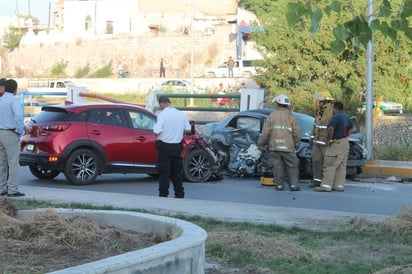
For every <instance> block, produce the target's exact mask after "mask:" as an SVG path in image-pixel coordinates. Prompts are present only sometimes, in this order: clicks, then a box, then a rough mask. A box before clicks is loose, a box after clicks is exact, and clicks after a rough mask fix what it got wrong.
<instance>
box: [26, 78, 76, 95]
mask: <svg viewBox="0 0 412 274" xmlns="http://www.w3.org/2000/svg"><path fill="white" fill-rule="evenodd" d="M75 86H76V85H75V84H74V83H73V82H72V81H71V80H43V79H30V80H29V82H28V85H27V91H28V92H67V88H69V87H75Z"/></svg>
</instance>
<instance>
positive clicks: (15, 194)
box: [7, 191, 26, 197]
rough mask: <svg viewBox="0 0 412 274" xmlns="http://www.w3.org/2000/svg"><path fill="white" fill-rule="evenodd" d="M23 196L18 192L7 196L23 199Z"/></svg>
mask: <svg viewBox="0 0 412 274" xmlns="http://www.w3.org/2000/svg"><path fill="white" fill-rule="evenodd" d="M24 195H26V194H24V193H21V192H18V191H17V192H15V193H12V194H7V196H8V197H23V196H24Z"/></svg>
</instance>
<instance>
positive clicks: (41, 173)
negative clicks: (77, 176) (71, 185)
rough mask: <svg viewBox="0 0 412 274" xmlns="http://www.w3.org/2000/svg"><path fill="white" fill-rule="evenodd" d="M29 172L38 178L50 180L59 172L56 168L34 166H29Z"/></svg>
mask: <svg viewBox="0 0 412 274" xmlns="http://www.w3.org/2000/svg"><path fill="white" fill-rule="evenodd" d="M29 169H30V172H31V174H33V175H34V176H35V177H37V178H39V179H46V180H52V179H54V178H56V177H57V175H59V174H60V171H58V170H50V169H41V168H37V167H34V166H29Z"/></svg>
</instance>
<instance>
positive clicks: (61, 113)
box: [31, 108, 87, 123]
mask: <svg viewBox="0 0 412 274" xmlns="http://www.w3.org/2000/svg"><path fill="white" fill-rule="evenodd" d="M86 117H87V112H82V113H80V114H76V113H72V112H67V111H66V110H64V109H61V108H43V110H42V111H41V112H40V113H39V114H37V115H36V116H34V117H33V118H32V119H31V121H32V122H33V123H49V122H69V121H71V122H74V121H79V122H84V121H86Z"/></svg>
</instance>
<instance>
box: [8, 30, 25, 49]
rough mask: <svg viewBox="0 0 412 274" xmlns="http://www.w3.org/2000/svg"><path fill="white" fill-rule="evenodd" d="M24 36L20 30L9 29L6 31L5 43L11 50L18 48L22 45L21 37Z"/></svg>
mask: <svg viewBox="0 0 412 274" xmlns="http://www.w3.org/2000/svg"><path fill="white" fill-rule="evenodd" d="M22 37H23V34H22V33H20V32H16V31H13V30H10V29H9V30H8V31H6V33H5V34H4V35H3V43H4V46H5V47H6V48H7V49H8V50H9V51H13V50H14V49H15V48H18V47H19V45H20V41H21V38H22Z"/></svg>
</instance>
